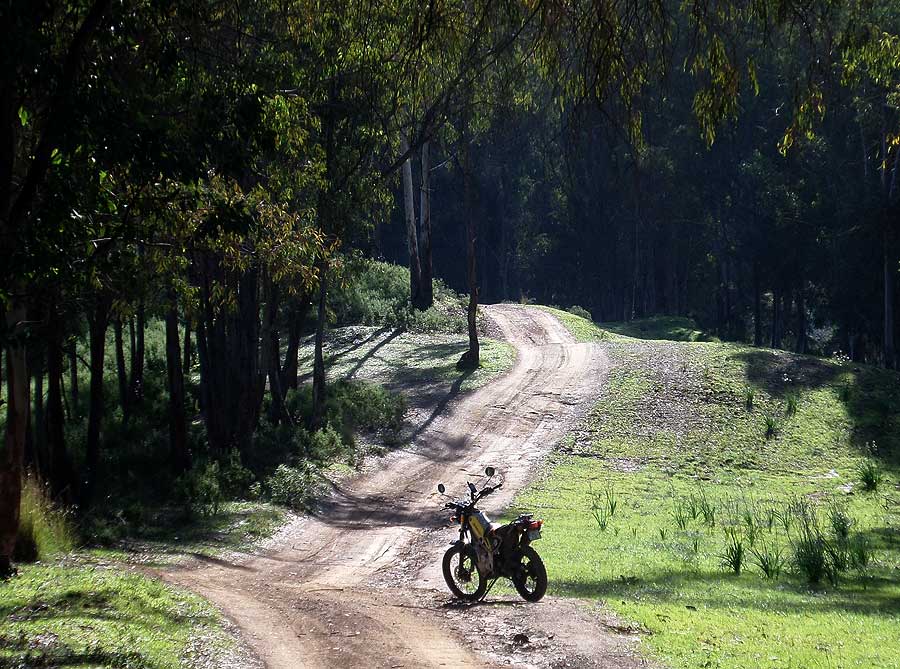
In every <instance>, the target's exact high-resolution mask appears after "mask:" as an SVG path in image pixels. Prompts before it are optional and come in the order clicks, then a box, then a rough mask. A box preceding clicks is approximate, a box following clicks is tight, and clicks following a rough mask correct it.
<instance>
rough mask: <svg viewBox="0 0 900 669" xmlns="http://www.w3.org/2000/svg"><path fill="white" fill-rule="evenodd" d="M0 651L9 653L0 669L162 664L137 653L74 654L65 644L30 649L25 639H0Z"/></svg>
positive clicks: (149, 668) (150, 668)
mask: <svg viewBox="0 0 900 669" xmlns="http://www.w3.org/2000/svg"><path fill="white" fill-rule="evenodd" d="M0 652H3V654H4V655H5V654H11V655H12V657H11V658H9V659H7V658H4V657H0V668H2V667H10V668H12V667H34V669H40V668H41V667H133V668H134V669H157V667H161V666H162V665H160V664H158V663H156V662H150V661H149V660H147V658H145V657H143V656H142V655H140V654H139V653H135V652H129V651H115V652H112V651H108V650H101V649H98V648H92V649H90V650H87V651H76V650H74V649H72V648H70V647H68V646H67V645H65V644H62V643H60V644H58V645H54V646H52V647H50V648H40V647H38V648H34V647H32V644H31V643H30V642H29V641H28V640H27V638H25V637H21V636H20V637H18V638H15V639H12V638H8V637H3V636H0Z"/></svg>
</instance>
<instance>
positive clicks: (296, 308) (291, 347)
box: [281, 291, 312, 392]
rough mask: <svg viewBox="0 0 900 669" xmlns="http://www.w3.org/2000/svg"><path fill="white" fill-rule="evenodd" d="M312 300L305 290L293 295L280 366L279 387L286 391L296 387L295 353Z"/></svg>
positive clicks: (298, 350) (298, 347)
mask: <svg viewBox="0 0 900 669" xmlns="http://www.w3.org/2000/svg"><path fill="white" fill-rule="evenodd" d="M311 302H312V296H311V295H310V294H309V293H307V292H305V291H304V293H303V294H302V295H300V296H299V297H295V298H294V299H293V300H292V304H291V310H290V314H291V317H290V318H291V322H290V327H289V329H288V343H287V350H286V351H285V353H284V365H283V366H282V368H281V387H282V389H283V390H284V391H285V392H287V391H288V390H289V389H291V388H293V389H294V390H296V389H297V386H298V383H299V379H298V378H297V377H298V371H299V370H298V368H297V355H298V354H299V352H300V336H301V335H302V333H303V322H304V321H305V320H306V314H307V312H309V307H310V304H311Z"/></svg>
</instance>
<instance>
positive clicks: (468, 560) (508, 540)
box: [437, 467, 547, 602]
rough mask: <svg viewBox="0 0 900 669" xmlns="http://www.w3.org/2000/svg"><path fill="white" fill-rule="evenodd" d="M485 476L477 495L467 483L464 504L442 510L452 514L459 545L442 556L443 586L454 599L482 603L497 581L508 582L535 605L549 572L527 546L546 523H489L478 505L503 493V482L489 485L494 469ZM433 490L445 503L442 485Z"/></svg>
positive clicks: (526, 517)
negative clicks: (488, 497) (435, 490)
mask: <svg viewBox="0 0 900 669" xmlns="http://www.w3.org/2000/svg"><path fill="white" fill-rule="evenodd" d="M484 473H485V476H487V477H488V479H487V481H486V482H485V485H484V487H483V488H482V489H481V490H478V489H477V488H476V487H475V485H474V484H473V483H471V482H469V483H468V487H469V499H468V501H467V500H464V499H462V500H454V501H450V502H447V503H446V504H445V505H444V508H445V509H451V510H452V511H453V515H452V516H451V517H450V520H451V522H453V523H455V524H459V539H458V540H456V541H454V542H452V543H451V545H450V548H449V549H447V552H446V553H444V559H443V564H442V567H443V572H444V580H445V581H446V582H447V586H448V587H449V588H450V592H452V593H453V595H454V596H456V597H458V598H459V599H464V600H467V601H471V602H474V601H478V600H480V599H482V598H483V597H484V596H485V595H486V594H487V592H488V590H489V588H490V587H493V585H494V583H496V582H497V579H499V578H508V579H510V580H511V581H512V583H513V585H514V586H515V588H516V591H517V592H518V593H519V595H521V597H522V598H523V599H524V600H526V601H528V602H537V601H539V600H540V599H541V597H543V596H544V593H546V592H547V569H546V568H545V567H544V562H543V561H542V560H541V557H540V556H539V555H538V554H537V551H535V550H534V548H532V547H531V542H532V541H536V540H538V539H540V538H541V527H542V525H543V524H544V521H543V520H534V516H533V515H532V514H523V515H520V516H519V517H518V518H516V519H515V520H513V521H512V522H510V523H507V524H506V525H497V524H495V523H492V522H491V521H490V520H489V519H488V517H487V516H486V515H485V514H484V512H483V511H481V510H480V509H479V508H478V507H477V506H476V505H477V503H478V502H479V501H480V500H482V499H484V498H485V497H487V496H488V495H490V494H491V493H493V492H495V491H497V490H499V489H500V488H502V487H503V482H502V481H501V482H499V483H497V484H495V485H493V486H491V485H488V484H489V483H490V481H491V479H493V478H494V474H495V471H494V468H493V467H487V468H486V469H485V470H484ZM437 489H438V492H439V493H440V494H441V495H444V496H446V497H449V495H447V494H446V488H445V487H444V484H443V483H439V484H438V487H437ZM489 582H490V583H489Z"/></svg>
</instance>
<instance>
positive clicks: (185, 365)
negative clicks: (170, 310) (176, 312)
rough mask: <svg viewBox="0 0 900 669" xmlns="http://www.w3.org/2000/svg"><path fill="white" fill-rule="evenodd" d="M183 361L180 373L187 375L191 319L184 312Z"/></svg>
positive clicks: (188, 373) (188, 371)
mask: <svg viewBox="0 0 900 669" xmlns="http://www.w3.org/2000/svg"><path fill="white" fill-rule="evenodd" d="M182 353H183V355H184V362H183V363H182V366H181V369H182V373H183V374H184V375H185V376H189V375H190V373H191V319H190V318H188V315H187V313H185V314H184V350H183V352H182Z"/></svg>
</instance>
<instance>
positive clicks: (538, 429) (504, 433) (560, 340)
mask: <svg viewBox="0 0 900 669" xmlns="http://www.w3.org/2000/svg"><path fill="white" fill-rule="evenodd" d="M485 309H486V311H487V314H488V315H489V316H490V317H491V318H492V319H493V321H495V322H496V324H497V326H498V327H499V329H500V330H501V331H502V333H503V336H504V338H505V339H506V340H507V341H509V342H510V343H512V344H513V345H515V347H516V348H517V350H518V357H517V360H516V363H515V365H514V367H513V369H512V370H510V371H509V372H508V373H507V374H506V375H504V376H503V377H501V378H500V379H498V380H496V381H494V382H493V383H490V384H488V385H487V386H485V387H483V388H481V389H479V390H477V391H475V392H473V393H471V394H468V395H463V396H460V397H459V398H458V399H457V400H455V401H451V402H449V403H448V404H447V405H446V406H444V407H442V409H441V410H440V411H435V412H434V413H432V414H431V415H429V416H428V417H427V418H426V419H424V420H423V422H422V424H421V425H419V426H417V430H416V437H415V439H414V441H413V443H412V444H411V445H410V446H409V447H407V448H405V449H401V450H398V451H396V452H394V453H392V454H390V455H388V456H386V457H384V458H381V459H378V460H377V461H375V462H373V463H371V464H370V467H369V469H368V470H367V471H364V472H362V473H361V474H360V475H359V476H356V477H354V478H352V479H350V480H349V481H347V482H345V483H344V484H342V486H341V488H340V489H339V490H337V491H336V492H335V493H334V495H333V496H332V497H331V498H330V499H329V500H327V501H326V502H325V503H324V504H323V505H322V508H321V510H320V511H319V512H318V513H316V514H315V515H312V516H308V517H304V518H302V519H300V520H297V521H295V522H294V523H292V524H291V525H289V526H288V527H287V528H285V529H284V530H283V531H282V532H281V533H280V534H279V536H278V537H277V539H276V540H275V541H274V543H273V545H272V546H271V547H270V548H268V549H267V550H265V551H262V552H261V553H260V554H256V555H246V556H240V558H239V559H236V560H234V561H222V560H209V561H206V562H202V563H194V564H192V565H189V566H186V567H182V568H179V569H176V570H172V571H169V572H167V573H166V574H164V578H166V580H168V581H170V582H172V583H176V584H179V585H182V586H185V587H188V588H190V589H191V590H194V591H196V592H198V593H200V594H202V595H204V596H205V597H207V598H209V599H210V600H212V601H213V602H215V603H216V604H218V605H219V606H220V607H221V608H222V610H223V611H224V612H225V614H226V615H227V616H228V617H229V618H230V619H231V620H233V621H234V623H235V624H236V625H237V626H238V627H239V628H240V630H241V632H242V634H243V635H244V637H245V638H246V640H247V642H248V643H249V645H250V646H251V648H252V649H253V652H254V653H256V654H257V655H258V657H259V659H260V660H261V663H263V664H264V665H265V666H266V667H269V668H270V669H281V668H291V669H295V668H297V667H391V668H394V667H476V666H477V667H485V666H495V665H497V666H499V665H501V664H502V665H504V666H510V665H513V666H574V667H581V666H584V667H633V666H639V665H640V664H641V662H640V660H638V659H636V658H635V657H634V656H633V654H632V652H631V651H632V646H633V643H634V637H633V636H631V635H629V634H628V633H627V632H625V633H622V632H617V631H615V625H614V624H613V623H612V622H611V621H610V620H608V619H606V618H605V617H604V614H603V613H602V612H598V611H595V610H594V611H592V610H589V608H588V607H586V606H581V605H579V604H577V603H573V602H572V601H571V600H556V599H554V598H551V597H548V598H545V599H544V600H543V601H542V602H541V603H539V604H532V605H525V604H524V603H519V602H517V601H515V600H514V598H510V597H507V598H503V597H496V596H489V598H488V599H489V600H492V601H494V602H495V604H493V605H492V604H490V603H488V604H484V605H479V606H474V607H465V608H462V607H460V606H458V605H457V604H455V603H454V602H453V601H451V600H450V598H449V596H448V593H447V591H446V587H445V586H444V584H443V579H442V577H441V575H440V566H439V561H440V556H441V553H442V552H443V550H444V549H445V548H446V545H447V542H448V541H450V540H451V539H452V531H451V530H450V529H449V528H445V527H444V526H445V525H446V524H447V523H446V522H445V513H444V512H443V511H442V510H441V502H440V500H439V499H438V497H437V493H436V491H435V486H436V485H437V483H438V482H440V481H443V482H445V483H446V484H447V485H448V487H449V489H450V491H451V492H460V493H461V492H462V489H463V487H464V486H465V481H466V480H467V479H468V480H472V481H477V480H478V478H479V476H480V473H481V472H482V471H483V469H484V467H485V466H486V465H493V466H494V467H496V468H497V469H498V471H501V472H503V474H504V475H505V482H504V487H503V488H502V489H501V491H500V492H499V493H497V494H496V495H494V496H492V497H491V498H488V499H487V500H485V501H486V502H488V503H487V504H485V507H486V510H487V511H488V512H489V513H490V512H491V511H497V510H499V509H501V508H503V507H504V506H506V505H507V504H509V502H510V501H511V500H512V498H513V496H514V495H515V493H516V492H517V491H518V490H520V489H521V488H522V486H524V485H525V484H526V483H527V482H528V481H529V480H530V478H531V477H532V476H533V475H534V473H535V470H536V468H537V466H538V464H539V463H540V461H541V459H542V458H543V457H544V456H545V455H546V453H547V451H548V450H549V449H550V448H551V447H552V446H553V444H554V443H555V441H556V440H558V439H559V438H560V437H562V436H563V434H564V433H565V430H566V429H567V428H568V427H570V426H571V424H572V422H573V421H574V420H575V419H576V418H577V417H578V415H579V413H580V411H581V410H582V409H583V408H585V407H586V406H587V404H588V402H589V401H590V398H591V396H592V395H595V394H596V389H597V387H598V385H599V384H600V383H602V381H603V378H604V375H605V371H606V367H607V361H606V357H605V355H604V354H603V352H602V350H600V348H599V347H597V346H595V345H592V344H578V343H576V342H575V341H574V339H573V338H572V337H571V335H570V334H569V333H568V331H567V330H565V328H563V327H562V325H561V324H560V323H559V322H558V321H557V320H556V319H555V318H554V317H553V316H552V315H550V314H549V313H547V312H544V311H541V310H539V309H535V308H529V307H521V306H518V305H495V306H489V307H485ZM439 406H440V405H439ZM440 528H444V529H440ZM551 532H552V530H551ZM551 532H548V533H547V534H548V535H551ZM551 536H552V535H551ZM537 548H538V549H540V545H539V544H538V545H537ZM550 578H551V580H552V578H553V575H552V573H551V574H550ZM516 634H519V635H522V634H524V635H525V636H527V637H528V640H527V641H525V640H524V639H523V637H522V636H518V637H516V636H515V635H516ZM514 637H515V638H514Z"/></svg>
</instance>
